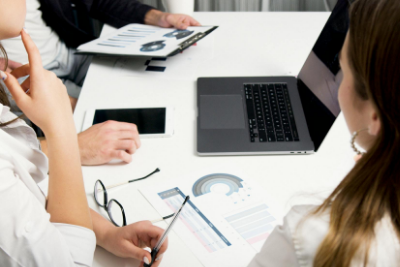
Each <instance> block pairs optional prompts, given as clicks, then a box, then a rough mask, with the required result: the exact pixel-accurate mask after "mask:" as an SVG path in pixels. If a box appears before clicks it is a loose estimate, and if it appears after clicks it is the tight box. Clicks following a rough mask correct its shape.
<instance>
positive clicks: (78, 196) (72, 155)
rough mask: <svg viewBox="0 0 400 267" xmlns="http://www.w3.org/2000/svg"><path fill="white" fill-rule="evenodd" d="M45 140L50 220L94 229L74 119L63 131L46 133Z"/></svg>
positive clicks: (64, 126)
mask: <svg viewBox="0 0 400 267" xmlns="http://www.w3.org/2000/svg"><path fill="white" fill-rule="evenodd" d="M65 124H67V125H65ZM68 124H69V125H68ZM46 139H47V150H48V151H47V152H48V157H49V167H50V168H49V173H50V175H49V176H50V178H49V193H48V202H47V211H48V212H49V213H50V214H51V221H52V222H58V223H67V224H73V225H79V226H83V227H86V228H89V229H92V222H91V217H90V212H89V207H88V203H87V199H86V194H85V190H84V184H83V178H82V171H81V163H80V157H79V149H78V142H77V135H76V132H75V127H74V125H73V121H72V119H71V121H69V122H66V123H64V125H63V127H62V129H59V130H57V131H56V132H53V133H51V134H47V135H46Z"/></svg>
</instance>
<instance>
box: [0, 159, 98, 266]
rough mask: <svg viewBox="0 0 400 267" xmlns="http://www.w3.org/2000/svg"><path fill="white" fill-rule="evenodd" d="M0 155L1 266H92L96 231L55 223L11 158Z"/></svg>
mask: <svg viewBox="0 0 400 267" xmlns="http://www.w3.org/2000/svg"><path fill="white" fill-rule="evenodd" d="M0 154H1V155H0V200H1V202H0V214H1V215H0V216H1V219H0V266H57V267H63V266H91V265H92V262H93V254H94V250H95V247H96V237H95V235H94V233H93V231H91V230H89V229H86V228H83V227H79V226H74V225H67V224H56V223H51V222H50V214H48V213H47V212H46V210H45V208H44V207H43V204H41V203H40V202H39V200H38V199H37V198H36V197H35V196H34V195H33V194H32V192H31V191H30V190H29V189H28V188H27V187H26V186H25V184H24V183H23V182H22V181H21V180H20V179H19V175H18V174H17V172H15V166H14V165H13V164H11V158H10V157H11V156H8V155H4V153H0ZM27 174H28V173H27ZM22 175H24V173H23V174H22ZM28 175H29V174H28Z"/></svg>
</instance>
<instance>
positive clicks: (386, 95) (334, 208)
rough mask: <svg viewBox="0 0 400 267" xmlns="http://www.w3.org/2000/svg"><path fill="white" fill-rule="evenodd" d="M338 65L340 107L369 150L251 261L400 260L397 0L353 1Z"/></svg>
mask: <svg viewBox="0 0 400 267" xmlns="http://www.w3.org/2000/svg"><path fill="white" fill-rule="evenodd" d="M340 64H341V68H342V71H343V75H344V76H343V81H342V83H341V86H340V89H339V103H340V107H341V109H342V112H343V115H344V117H345V120H346V123H347V126H348V128H349V130H350V132H351V133H353V139H352V141H353V142H354V141H356V142H357V143H358V144H359V145H360V146H361V147H363V148H364V149H365V150H366V151H367V152H366V153H365V154H364V155H363V156H362V157H361V158H360V159H359V160H358V162H357V163H356V165H355V167H354V168H353V169H352V170H351V171H350V173H349V174H348V175H347V176H346V177H345V178H344V179H343V181H342V182H341V183H340V184H339V186H338V187H337V188H336V189H335V190H334V191H333V192H332V193H331V195H330V196H329V197H328V198H327V199H326V200H325V201H324V202H323V203H322V205H320V206H319V207H313V206H297V207H294V208H293V209H292V210H291V211H290V212H289V214H288V215H287V216H286V217H285V219H284V225H283V226H281V227H277V228H276V229H275V230H274V232H273V233H272V234H271V236H270V237H269V238H268V239H267V241H266V243H265V245H264V247H263V249H262V251H261V252H260V253H259V254H257V256H256V257H255V258H254V259H253V261H252V262H251V263H250V265H249V266H251V267H256V266H326V267H328V266H329V267H330V266H340V267H347V266H400V241H399V240H400V164H399V162H398V161H399V160H400V121H399V118H400V108H399V107H400V96H399V90H400V1H399V0H357V1H355V2H354V3H353V4H352V5H351V8H350V29H349V32H348V34H347V37H346V40H345V43H344V46H343V48H342V51H341V55H340ZM353 145H354V144H353Z"/></svg>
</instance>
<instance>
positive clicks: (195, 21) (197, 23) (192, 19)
mask: <svg viewBox="0 0 400 267" xmlns="http://www.w3.org/2000/svg"><path fill="white" fill-rule="evenodd" d="M189 20H190V23H189V26H201V24H200V22H198V21H197V20H195V19H194V18H192V17H189Z"/></svg>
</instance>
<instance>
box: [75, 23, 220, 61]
mask: <svg viewBox="0 0 400 267" xmlns="http://www.w3.org/2000/svg"><path fill="white" fill-rule="evenodd" d="M216 28H217V26H196V27H188V28H187V29H185V30H178V29H173V28H160V27H156V26H150V25H143V24H129V25H126V26H124V27H122V28H120V29H118V30H116V31H115V32H113V33H111V34H108V35H106V36H105V37H101V38H98V39H96V40H93V41H91V42H89V43H86V44H83V45H81V46H79V47H78V48H77V53H78V54H103V55H119V56H152V57H157V56H158V57H169V56H173V55H175V54H177V53H180V52H182V51H183V50H185V49H186V48H188V47H190V46H192V45H193V44H195V43H197V42H198V41H200V40H201V39H203V38H204V37H206V36H207V35H208V34H210V33H211V32H212V31H214V30H215V29H216Z"/></svg>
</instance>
